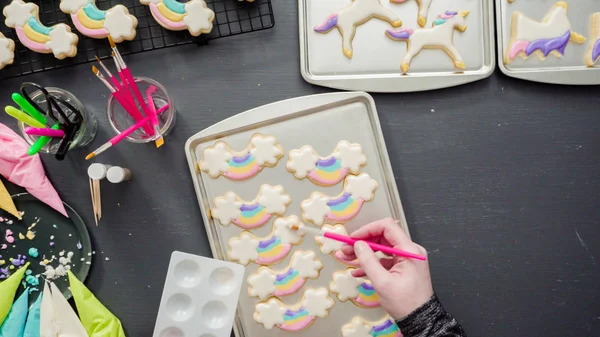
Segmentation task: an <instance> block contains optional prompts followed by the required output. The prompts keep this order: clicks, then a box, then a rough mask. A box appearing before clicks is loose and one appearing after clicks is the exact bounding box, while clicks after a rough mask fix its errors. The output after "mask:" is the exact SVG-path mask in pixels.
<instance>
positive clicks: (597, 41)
mask: <svg viewBox="0 0 600 337" xmlns="http://www.w3.org/2000/svg"><path fill="white" fill-rule="evenodd" d="M591 30H592V36H591V37H590V39H591V41H590V47H589V49H588V52H587V54H586V56H585V63H586V64H587V66H588V67H593V66H594V64H596V62H598V60H600V12H598V13H594V15H592V28H591ZM0 62H1V61H0Z"/></svg>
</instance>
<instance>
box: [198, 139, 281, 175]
mask: <svg viewBox="0 0 600 337" xmlns="http://www.w3.org/2000/svg"><path fill="white" fill-rule="evenodd" d="M196 156H197V157H198V158H202V160H201V161H200V165H199V168H200V171H202V172H206V173H207V174H208V175H209V176H211V177H212V178H218V177H220V176H221V175H222V176H224V177H225V178H228V179H231V180H244V179H248V178H252V177H254V176H255V175H257V174H258V173H259V172H260V171H262V169H263V168H265V167H274V166H275V165H277V162H278V161H279V159H280V158H281V157H283V148H282V147H281V145H279V142H278V141H277V138H275V137H273V136H264V135H261V134H259V133H257V134H254V135H253V136H252V138H250V143H249V144H248V146H247V147H246V149H244V150H243V151H240V152H235V151H233V150H231V148H230V147H229V145H228V144H227V143H225V142H223V141H218V142H217V143H216V144H215V145H213V146H209V147H207V148H205V149H204V150H202V151H200V149H199V148H198V149H196Z"/></svg>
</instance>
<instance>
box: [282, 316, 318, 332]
mask: <svg viewBox="0 0 600 337" xmlns="http://www.w3.org/2000/svg"><path fill="white" fill-rule="evenodd" d="M315 319H316V317H315V316H307V318H306V319H305V320H303V321H300V322H298V323H294V324H281V325H278V326H279V327H280V328H281V329H282V330H286V331H298V330H302V329H304V328H306V327H307V326H309V325H310V323H312V322H313V321H314V320H315Z"/></svg>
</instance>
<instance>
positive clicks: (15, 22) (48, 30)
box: [2, 0, 79, 60]
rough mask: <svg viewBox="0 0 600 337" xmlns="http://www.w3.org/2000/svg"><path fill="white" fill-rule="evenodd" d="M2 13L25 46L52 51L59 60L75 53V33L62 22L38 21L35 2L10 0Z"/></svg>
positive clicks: (42, 51)
mask: <svg viewBox="0 0 600 337" xmlns="http://www.w3.org/2000/svg"><path fill="white" fill-rule="evenodd" d="M2 14H4V16H5V17H6V20H5V21H4V23H5V24H6V25H7V26H8V27H10V28H14V29H15V31H16V32H17V36H18V37H19V41H21V43H22V44H23V45H24V46H25V47H27V48H29V49H31V50H33V51H35V52H38V53H42V54H50V53H53V54H54V57H56V58H57V59H59V60H62V59H64V58H66V57H74V56H75V55H76V54H77V42H78V41H79V38H78V37H77V35H75V34H73V33H71V28H70V27H69V26H67V25H65V24H64V23H59V24H56V25H54V26H52V27H46V26H44V25H43V24H42V23H41V22H40V18H39V8H38V6H37V5H36V4H32V3H25V2H23V1H22V0H12V2H11V3H10V4H9V5H8V6H6V7H4V9H3V10H2Z"/></svg>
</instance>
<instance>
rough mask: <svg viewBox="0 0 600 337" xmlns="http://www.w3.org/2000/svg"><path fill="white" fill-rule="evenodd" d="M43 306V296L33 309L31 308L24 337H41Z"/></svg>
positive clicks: (39, 297)
mask: <svg viewBox="0 0 600 337" xmlns="http://www.w3.org/2000/svg"><path fill="white" fill-rule="evenodd" d="M41 304H42V294H41V293H40V295H39V296H38V298H37V300H36V301H35V303H33V305H32V306H31V308H29V314H28V315H27V323H25V332H24V333H23V337H40V305H41Z"/></svg>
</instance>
